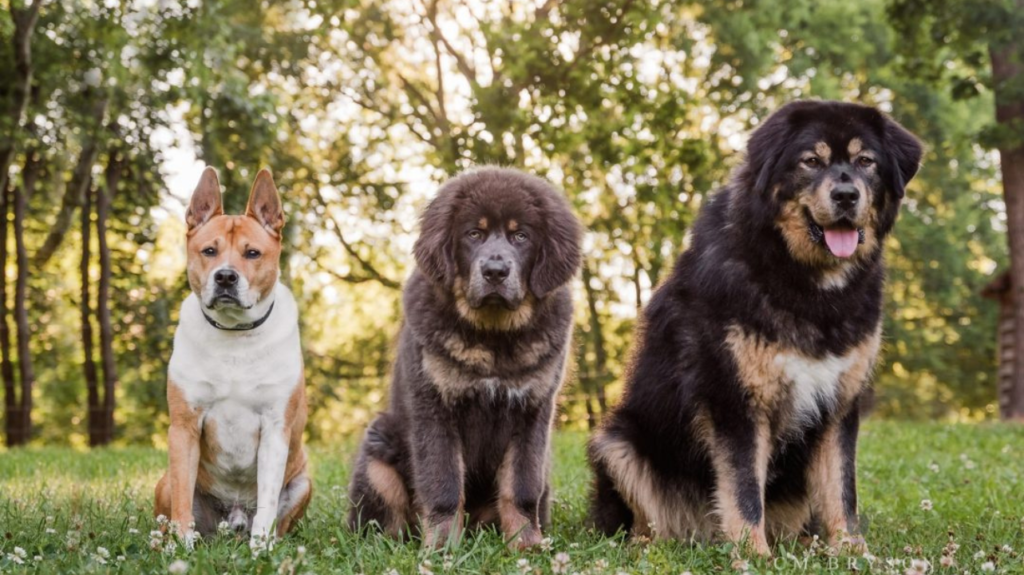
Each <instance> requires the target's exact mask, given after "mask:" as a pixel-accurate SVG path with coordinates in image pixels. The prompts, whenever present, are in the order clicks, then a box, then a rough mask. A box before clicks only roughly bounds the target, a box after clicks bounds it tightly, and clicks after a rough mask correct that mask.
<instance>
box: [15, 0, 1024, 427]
mask: <svg viewBox="0 0 1024 575" xmlns="http://www.w3.org/2000/svg"><path fill="white" fill-rule="evenodd" d="M1018 1H1019V0H1004V1H1000V0H989V1H988V2H985V3H984V4H986V7H987V8H988V9H990V10H992V11H993V12H992V13H993V14H997V16H994V17H991V18H989V19H987V20H984V22H981V23H977V24H972V25H971V26H974V27H969V26H963V27H959V28H957V29H956V30H955V32H956V33H953V32H950V30H948V28H949V27H950V26H952V25H953V24H951V23H953V22H956V21H957V20H956V16H955V15H956V14H957V13H958V12H957V10H960V9H963V10H967V9H965V8H962V7H961V8H958V6H961V5H967V4H972V3H960V2H954V1H952V0H951V1H949V2H931V1H928V2H924V1H914V0H866V1H863V2H840V1H838V0H818V1H812V0H758V1H754V0H731V1H727V2H636V1H633V0H600V1H593V0H567V1H562V2H555V1H554V0H536V1H515V2H504V3H493V2H454V1H450V0H401V1H399V0H394V1H384V0H363V1H355V0H316V1H314V0H302V1H299V0H294V1H291V2H284V3H278V2H273V3H271V2H261V1H256V0H223V1H219V2H198V1H192V2H185V3H178V2H163V1H157V0H153V1H147V0H134V1H127V0H125V1H122V0H46V1H43V2H33V3H26V2H24V0H0V7H2V8H3V9H4V14H3V15H2V16H0V78H2V81H0V113H2V115H3V116H2V117H0V124H2V126H0V127H2V130H3V131H2V134H3V140H2V141H0V168H3V169H2V171H0V183H2V184H3V185H2V186H0V190H2V192H3V193H2V194H0V198H2V200H3V201H2V206H3V209H4V214H6V217H4V218H0V222H2V225H0V232H2V233H3V238H4V250H3V252H2V253H3V255H2V258H3V259H2V260H0V268H2V269H3V271H4V272H5V273H4V274H0V276H2V281H0V290H2V292H3V294H2V295H3V297H2V298H0V302H2V305H0V315H2V318H0V319H2V321H0V352H2V362H0V375H2V377H3V380H4V391H5V400H6V401H5V412H4V416H3V417H4V421H5V429H6V430H7V434H6V437H7V441H8V443H9V444H19V443H24V442H25V441H28V440H30V439H32V440H35V441H40V442H69V443H71V444H73V445H87V444H89V445H102V444H106V443H109V442H110V441H113V440H116V441H121V442H141V443H154V444H157V445H160V444H161V442H162V441H163V435H164V431H165V428H166V416H165V413H166V406H165V403H164V401H165V399H164V393H165V383H164V377H165V367H166V362H167V360H168V358H169V355H170V345H171V337H172V334H173V326H174V323H175V321H176V317H177V308H178V305H179V303H180V301H181V299H183V298H184V296H185V294H186V293H187V283H186V281H185V274H184V249H183V245H184V225H183V223H182V221H181V219H182V213H183V211H184V206H185V203H186V202H187V199H188V196H189V194H190V193H191V191H192V189H193V187H194V186H195V182H196V181H197V180H198V174H199V172H200V170H201V166H202V164H203V163H206V164H209V165H213V166H215V167H217V168H218V170H219V171H220V174H221V181H222V183H224V185H225V204H226V207H227V208H228V209H229V210H231V211H235V212H238V211H241V209H242V207H243V204H244V201H245V194H246V191H247V189H248V185H249V183H250V182H251V179H252V178H253V177H254V175H255V173H256V171H257V170H258V169H259V168H260V167H262V166H268V167H270V168H271V169H273V170H274V173H275V179H276V180H277V183H278V185H279V187H280V189H281V190H282V192H283V195H284V198H285V202H286V211H287V213H288V225H287V228H286V255H285V262H284V263H285V265H284V271H283V275H284V281H285V282H286V283H287V284H288V285H290V286H291V288H292V289H293V290H294V291H295V293H296V295H297V298H298V300H299V302H300V305H301V306H302V308H303V310H302V322H303V339H304V342H305V346H306V360H307V381H308V383H309V386H310V401H311V403H312V408H313V412H314V413H313V416H312V417H311V418H310V422H311V423H310V428H309V432H310V435H311V436H312V438H313V439H329V438H335V437H338V436H342V435H345V434H348V433H352V432H355V431H358V430H360V429H361V427H362V425H363V424H365V422H366V421H367V420H368V419H369V418H370V417H371V416H372V415H373V414H374V412H375V411H377V410H379V409H381V408H383V406H384V402H385V395H386V390H387V372H388V366H389V361H390V357H391V351H392V350H391V344H392V338H393V337H394V334H395V333H397V328H398V325H399V322H400V321H401V310H400V301H399V300H400V298H399V295H400V291H399V290H400V286H401V282H402V280H403V279H404V278H405V277H406V275H407V274H408V273H409V271H410V266H411V265H412V258H411V255H410V252H411V245H412V241H413V240H414V238H415V233H416V215H417V213H418V211H419V210H420V209H421V208H422V207H423V206H424V205H425V202H426V201H427V200H428V199H429V198H430V196H431V194H432V193H433V191H434V190H435V189H436V187H437V185H438V184H439V183H440V182H441V181H443V180H444V179H445V178H446V177H448V176H450V175H452V174H454V173H456V172H458V171H459V170H461V169H464V168H467V167H470V166H472V165H476V164H482V163H493V164H502V165H512V166H516V167H519V168H522V169H525V170H528V171H531V172H534V173H537V174H540V175H542V176H544V177H547V178H549V179H551V180H552V181H554V182H555V183H556V184H557V185H559V186H560V187H562V188H563V189H564V190H565V191H566V193H567V194H568V196H569V197H570V199H571V200H572V202H573V204H574V206H575V208H576V211H577V213H578V214H579V215H580V217H581V219H582V220H583V222H584V224H585V225H586V227H587V229H588V230H589V232H588V234H587V236H586V238H585V245H586V250H585V253H586V259H585V262H584V269H583V272H582V274H581V277H580V279H579V280H577V282H576V284H575V286H574V289H575V291H576V298H577V304H578V305H577V330H576V339H575V342H576V349H577V353H576V358H575V359H576V362H575V363H576V365H575V370H574V371H573V374H574V376H573V377H572V379H571V381H570V383H569V384H568V385H567V387H566V389H565V398H564V400H563V402H562V411H561V414H560V421H561V423H562V424H563V425H565V426H579V427H585V426H587V425H594V424H595V423H596V422H597V421H599V420H600V417H601V414H602V412H603V411H604V410H605V409H607V407H608V406H609V405H611V404H614V402H615V401H616V399H617V396H618V393H619V392H620V389H621V383H620V382H621V377H620V376H621V374H622V372H623V369H624V368H625V365H626V362H627V358H628V356H629V350H630V346H631V343H632V330H633V327H634V323H635V318H636V314H637V310H638V308H640V307H641V306H643V305H644V304H645V303H646V301H647V299H648V298H649V297H650V294H651V290H652V289H653V286H655V285H657V283H658V281H659V280H660V279H662V278H664V276H665V274H666V273H667V272H668V270H669V269H670V267H671V265H672V262H673V261H674V259H675V257H676V256H677V255H678V253H679V252H680V251H681V250H682V249H684V248H685V246H686V245H687V231H688V228H689V226H690V224H691V223H692V221H693V218H694V217H695V215H696V213H697V211H698V210H699V208H700V206H701V204H702V203H703V201H704V200H705V198H706V196H707V194H709V193H711V192H712V191H713V190H714V189H715V187H716V186H718V185H720V184H721V183H723V182H724V181H725V179H726V178H727V177H728V172H729V170H730V169H731V168H732V167H733V166H735V165H736V164H737V163H738V162H739V161H740V159H741V152H742V150H743V146H744V141H745V134H746V133H747V131H748V130H749V129H750V128H751V127H753V126H755V125H756V124H757V123H758V122H759V121H760V120H761V119H763V118H764V117H765V116H766V115H767V114H768V113H769V112H770V111H771V110H773V109H775V108H776V107H778V106H779V105H781V104H782V103H784V102H786V101H788V100H791V99H793V98H801V97H817V98H836V99H843V100H850V101H859V102H865V103H869V104H873V105H877V106H879V107H881V108H882V109H884V110H886V111H888V112H890V113H891V114H893V115H894V116H895V117H896V118H897V119H898V120H899V121H901V122H903V123H904V124H905V125H906V126H907V127H908V128H910V129H911V130H913V131H915V132H916V133H917V134H919V135H920V136H921V138H922V139H923V140H924V141H925V142H926V144H927V147H928V151H927V155H926V158H925V162H924V166H923V168H922V171H921V174H920V176H919V177H918V179H916V180H915V181H914V183H913V184H912V185H911V187H910V190H909V191H908V196H907V201H906V204H905V209H904V210H903V214H902V217H901V222H900V224H899V227H898V229H897V233H896V235H895V237H893V238H892V239H891V241H890V243H889V245H888V246H887V248H888V255H887V257H888V262H889V267H890V272H889V283H888V287H887V313H886V318H887V319H886V326H885V332H886V342H885V346H884V361H883V363H882V365H880V367H879V370H878V377H877V385H876V386H877V388H878V394H877V402H876V409H877V413H878V414H880V415H883V416H893V417H904V418H944V419H956V420H977V419H982V418H986V417H994V415H995V412H996V409H997V407H996V406H997V400H996V397H997V394H996V324H997V315H998V311H997V309H996V306H995V305H994V304H992V303H989V302H983V300H982V299H981V297H980V293H979V292H980V290H981V288H982V287H983V286H984V285H986V284H987V283H989V282H990V281H991V280H992V279H993V278H994V277H995V275H994V274H995V272H996V269H997V268H1001V267H1006V266H1007V265H1008V264H1007V262H1008V258H1007V247H1006V246H1007V240H1006V237H1007V236H1006V232H1007V226H1008V224H1009V225H1012V224H1013V222H1012V220H1010V221H1009V222H1008V219H1007V212H1008V210H1007V209H1006V206H1005V205H1004V202H1003V196H1002V180H1001V178H1003V179H1007V180H1008V176H1007V175H1006V173H1005V172H1006V162H1004V163H1003V173H1002V174H1001V173H1000V171H999V167H1000V163H999V155H998V154H997V153H996V150H999V151H1000V152H1004V148H1005V149H1007V150H1010V151H1011V152H1012V151H1013V150H1014V148H1012V145H1013V144H1012V142H1013V141H1014V140H1013V139H1012V137H1011V136H1012V135H1013V134H1014V133H1015V134H1017V135H1019V134H1020V133H1021V132H1022V130H1020V129H1015V128H1013V126H1016V124H1013V123H1012V122H1011V123H1007V122H1004V121H1003V120H1001V119H999V118H997V115H996V111H997V103H1001V102H1003V99H1005V98H1007V97H1009V98H1019V97H1020V94H1021V93H1022V91H1021V90H1020V88H1019V85H1020V84H1012V83H1004V82H1002V81H1000V82H996V81H995V80H994V79H993V76H992V73H991V72H992V70H993V68H992V65H991V64H992V62H993V60H991V59H990V58H986V57H983V56H984V55H985V54H986V52H984V51H981V52H979V50H980V49H982V48H985V47H986V46H988V45H992V46H997V47H999V46H1004V45H1005V46H1010V45H1011V44H1012V42H1010V40H1012V39H1013V38H1019V37H1020V36H1019V34H1017V35H1016V36H1014V30H1017V31H1019V30H1020V26H1021V24H1020V14H1021V12H1022V11H1020V10H1016V8H1015V6H1014V3H1015V2H1018ZM998 10H1004V11H1005V12H1004V13H1003V14H1004V16H1005V17H1000V16H998V12H997V11H998ZM968 11H970V10H968ZM971 14H972V15H973V14H975V12H971ZM951 15H952V16H951ZM979 17H980V16H979ZM1000 39H1002V40H1000ZM999 42H1003V43H999ZM986 43H988V44H986ZM1012 46H1016V47H1014V48H1012V49H1011V48H1007V51H1008V53H1009V52H1012V51H1013V50H1017V52H1014V53H1013V54H1017V55H1016V56H1014V55H1013V54H1010V56H1009V57H1008V58H1009V61H1010V62H1012V63H1015V64H1014V65H1016V66H1017V67H1016V68H1013V67H1012V66H1011V71H1010V76H1014V77H1017V76H1020V74H1019V70H1020V61H1021V60H1020V56H1019V51H1020V50H1019V45H1017V44H1013V45H1012ZM1001 53H1002V52H1000V54H1001ZM26 56H27V57H26ZM1011 84H1012V85H1015V86H1018V88H1005V86H1008V85H1011ZM1001 94H1002V95H1001ZM1006 94H1008V96H1007V95H1006ZM1001 98H1002V99H1001ZM1000 118H1001V116H1000ZM994 126H1010V129H1009V130H1006V129H1004V130H1002V131H998V130H995V129H994ZM1000 134H1002V136H999V135H1000ZM997 136H999V137H997ZM1000 138H1002V139H1000ZM1007 142H1009V143H1007ZM1016 145H1017V146H1018V149H1019V140H1018V143H1017V144H1016ZM1006 146H1011V147H1010V148H1006ZM1004 156H1005V153H1004ZM1021 165H1024V164H1021ZM1007 189H1008V190H1009V188H1007ZM1007 193H1008V195H1007V197H1008V198H1009V197H1010V196H1009V191H1008V192H1007ZM1021 339H1022V340H1024V338H1021ZM1018 357H1024V354H1018ZM29 414H31V419H30V418H29Z"/></svg>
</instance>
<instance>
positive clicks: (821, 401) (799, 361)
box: [775, 353, 856, 423]
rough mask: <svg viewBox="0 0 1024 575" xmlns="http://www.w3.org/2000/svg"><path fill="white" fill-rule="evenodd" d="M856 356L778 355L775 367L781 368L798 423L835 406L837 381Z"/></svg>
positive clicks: (851, 354) (838, 381)
mask: <svg viewBox="0 0 1024 575" xmlns="http://www.w3.org/2000/svg"><path fill="white" fill-rule="evenodd" d="M855 360H856V356H855V354H853V353H850V354H847V355H845V356H836V355H832V354H829V355H826V356H825V357H823V358H820V359H815V358H810V357H807V356H805V355H801V354H796V353H780V354H778V355H776V356H775V365H777V366H779V367H781V368H782V371H783V373H784V374H785V377H786V379H788V380H789V381H790V382H791V383H792V389H791V392H790V403H791V405H792V406H793V410H794V415H795V417H796V420H797V421H798V422H804V423H806V422H809V421H813V420H814V419H816V418H817V417H818V413H819V410H820V409H821V408H822V407H825V408H832V407H833V406H835V403H836V398H837V395H838V391H839V384H840V380H839V378H840V377H841V376H842V375H843V374H844V373H846V371H847V370H849V369H850V366H852V365H853V362H854V361H855Z"/></svg>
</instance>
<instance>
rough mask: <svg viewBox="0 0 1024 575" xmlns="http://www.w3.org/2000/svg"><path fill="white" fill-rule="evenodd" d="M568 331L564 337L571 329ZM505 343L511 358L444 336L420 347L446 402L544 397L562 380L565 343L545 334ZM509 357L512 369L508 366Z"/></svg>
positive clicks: (426, 368)
mask: <svg viewBox="0 0 1024 575" xmlns="http://www.w3.org/2000/svg"><path fill="white" fill-rule="evenodd" d="M566 332H567V333H566V338H568V337H569V335H571V331H570V330H568V329H567V330H566ZM509 345H511V346H512V352H511V360H510V359H509V358H501V357H499V356H498V354H496V353H495V350H493V349H489V348H487V347H484V346H480V345H473V344H471V343H469V342H466V341H465V340H463V339H461V338H458V337H446V338H444V339H443V340H442V342H441V346H440V349H439V350H436V351H432V350H431V349H429V348H424V349H423V360H422V368H423V371H424V372H425V374H426V375H427V377H428V378H429V380H430V382H431V383H432V384H433V385H434V387H435V388H436V389H437V390H438V392H439V393H440V394H441V397H442V398H443V399H444V401H445V402H447V403H451V402H454V401H458V400H459V399H463V398H467V397H477V398H481V399H487V400H489V401H500V402H508V403H519V404H522V403H528V402H531V401H532V400H534V399H540V398H543V397H546V396H547V395H548V394H549V393H550V392H551V390H552V389H553V388H556V387H558V386H560V385H561V383H562V379H563V375H564V374H563V371H564V363H565V361H564V358H565V349H566V348H567V346H565V345H562V346H561V347H560V348H558V347H556V346H554V345H553V343H552V341H551V340H550V339H549V338H548V337H546V336H545V337H539V338H533V339H531V340H529V341H519V342H513V343H510V344H509ZM442 350H443V351H442ZM556 350H558V351H557V353H556ZM510 361H511V362H512V363H514V364H515V370H513V371H515V373H509V371H510V370H508V369H507V368H508V367H509V363H510Z"/></svg>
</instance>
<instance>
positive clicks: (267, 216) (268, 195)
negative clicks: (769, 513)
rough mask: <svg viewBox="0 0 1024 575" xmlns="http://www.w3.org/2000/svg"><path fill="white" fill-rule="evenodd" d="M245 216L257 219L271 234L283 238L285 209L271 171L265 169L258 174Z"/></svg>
mask: <svg viewBox="0 0 1024 575" xmlns="http://www.w3.org/2000/svg"><path fill="white" fill-rule="evenodd" d="M245 215H247V216H249V217H250V218H253V219H255V220H256V221H257V222H259V223H260V225H261V226H263V227H264V228H265V229H266V230H267V231H268V232H270V233H271V234H273V235H275V236H277V237H280V236H281V228H283V227H284V208H283V207H282V206H281V196H279V195H278V193H277V186H275V185H274V177H273V176H271V175H270V170H268V169H266V168H264V169H262V170H260V171H259V173H258V174H256V181H255V182H253V183H252V191H250V192H249V205H248V206H246V208H245Z"/></svg>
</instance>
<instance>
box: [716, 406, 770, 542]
mask: <svg viewBox="0 0 1024 575" xmlns="http://www.w3.org/2000/svg"><path fill="white" fill-rule="evenodd" d="M710 436H711V437H710V439H711V445H710V448H711V449H710V454H711V462H712V465H713V466H714V468H715V477H716V481H715V511H716V513H717V515H718V518H719V521H720V525H721V530H722V533H723V534H724V535H725V537H726V538H727V539H728V540H729V541H733V542H736V543H739V542H742V541H745V542H746V545H747V546H748V547H749V549H750V551H752V552H754V553H756V554H758V555H762V556H768V555H771V549H770V548H769V547H768V538H767V534H766V532H765V513H764V509H765V506H764V488H765V481H766V478H767V476H768V459H769V455H770V454H769V445H770V443H769V440H770V435H769V429H768V425H767V423H762V422H758V423H757V431H756V435H755V437H754V441H755V446H754V473H755V475H756V478H757V484H758V487H759V491H760V498H761V520H760V521H759V522H758V523H757V524H751V523H748V522H747V520H745V519H744V518H743V515H742V514H741V512H740V509H739V497H738V490H737V483H738V478H737V475H736V470H735V469H734V468H733V464H732V461H731V457H730V453H729V451H728V450H727V449H725V448H723V447H722V446H721V442H719V441H718V440H717V439H716V438H715V436H714V433H713V432H712V433H711V434H710Z"/></svg>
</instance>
